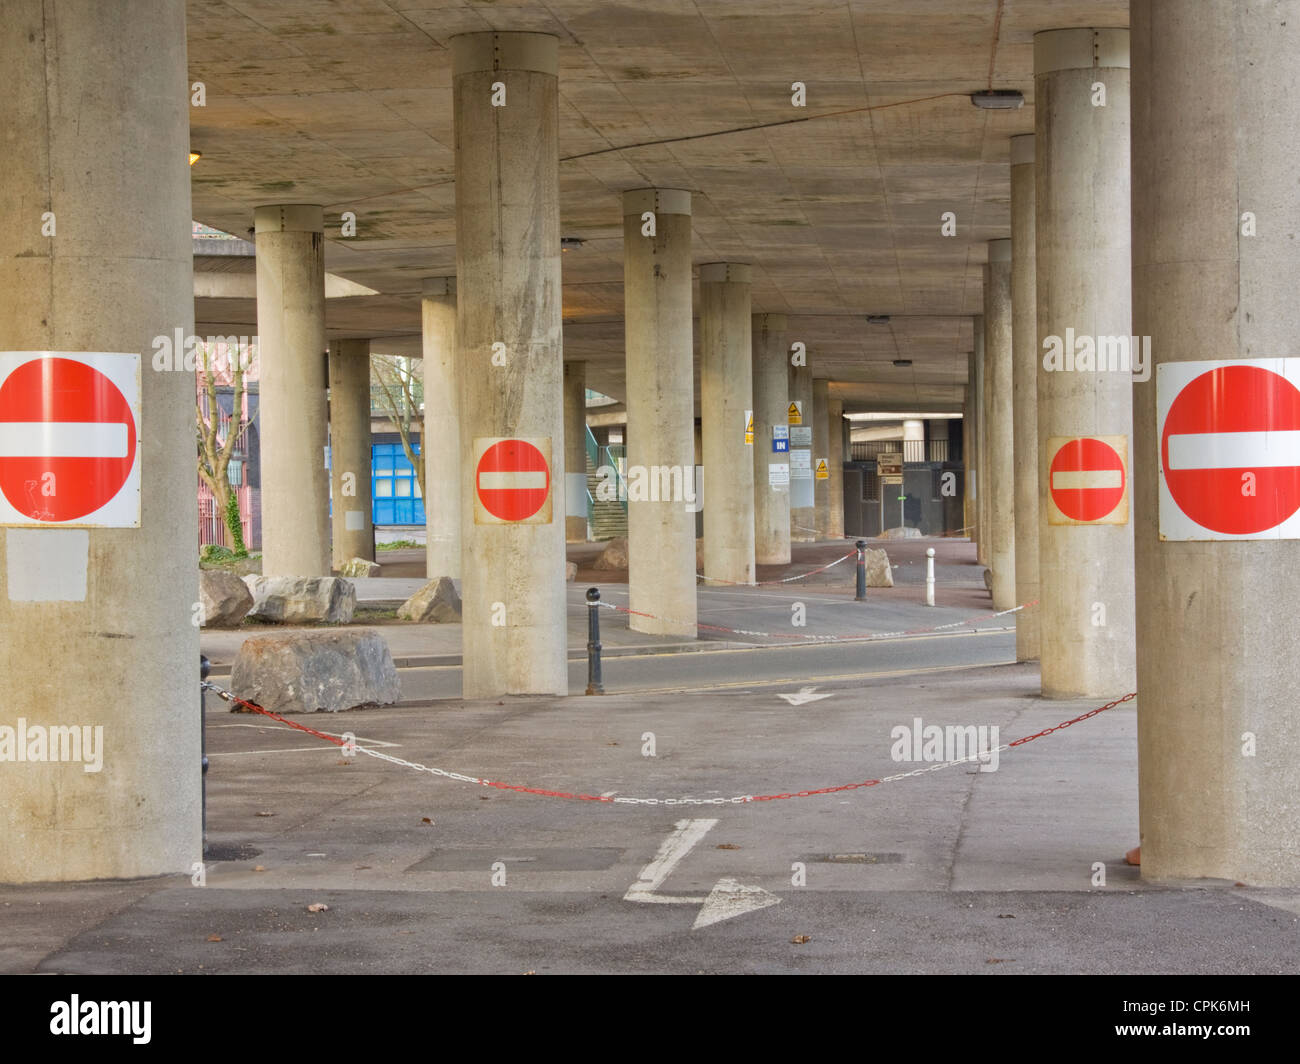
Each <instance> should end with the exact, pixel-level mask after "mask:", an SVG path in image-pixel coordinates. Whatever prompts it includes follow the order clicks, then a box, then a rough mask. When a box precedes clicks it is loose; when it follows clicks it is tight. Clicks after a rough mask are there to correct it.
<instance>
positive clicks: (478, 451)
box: [474, 436, 551, 525]
mask: <svg viewBox="0 0 1300 1064" xmlns="http://www.w3.org/2000/svg"><path fill="white" fill-rule="evenodd" d="M474 523H475V524H477V525H549V524H550V523H551V440H550V437H549V436H544V437H534V438H532V439H517V438H509V437H505V438H503V437H483V438H480V439H476V440H475V441H474Z"/></svg>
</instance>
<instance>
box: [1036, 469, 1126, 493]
mask: <svg viewBox="0 0 1300 1064" xmlns="http://www.w3.org/2000/svg"><path fill="white" fill-rule="evenodd" d="M1123 486H1124V478H1123V477H1122V476H1121V475H1120V471H1119V470H1118V469H1078V470H1069V469H1061V470H1058V471H1057V472H1055V473H1053V474H1052V490H1053V491H1084V490H1086V489H1088V488H1121V487H1123Z"/></svg>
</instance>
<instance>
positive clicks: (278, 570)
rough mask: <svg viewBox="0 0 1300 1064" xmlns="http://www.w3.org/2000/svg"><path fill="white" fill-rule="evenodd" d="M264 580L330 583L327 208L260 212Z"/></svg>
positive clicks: (264, 209)
mask: <svg viewBox="0 0 1300 1064" xmlns="http://www.w3.org/2000/svg"><path fill="white" fill-rule="evenodd" d="M253 227H254V231H255V233H256V236H255V238H254V239H255V240H256V242H257V267H256V268H257V343H258V365H259V367H260V372H261V382H260V385H259V395H258V419H257V423H258V427H259V432H260V433H261V444H262V573H263V574H264V575H266V576H328V575H329V571H330V540H329V473H328V471H327V470H326V468H325V440H326V436H325V426H326V423H327V421H328V412H327V403H326V400H325V382H326V370H325V346H326V340H325V237H324V231H323V218H322V214H321V208H320V207H317V206H313V205H310V204H301V203H293V204H281V205H276V206H268V207H258V208H257V209H256V210H255V211H254V212H253Z"/></svg>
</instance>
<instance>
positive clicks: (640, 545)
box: [623, 188, 752, 639]
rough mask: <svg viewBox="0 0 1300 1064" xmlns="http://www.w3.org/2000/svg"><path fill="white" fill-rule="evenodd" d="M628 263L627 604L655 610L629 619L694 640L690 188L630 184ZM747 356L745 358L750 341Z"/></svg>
mask: <svg viewBox="0 0 1300 1064" xmlns="http://www.w3.org/2000/svg"><path fill="white" fill-rule="evenodd" d="M647 214H652V215H653V216H654V217H653V222H654V231H653V235H645V234H646V233H647V232H649V222H650V219H647V218H646V217H645V216H646V215H647ZM623 263H624V265H623V299H624V303H625V313H624V323H625V324H624V329H625V340H624V350H625V351H626V361H627V367H626V374H627V437H628V438H627V456H628V474H629V478H630V479H629V483H628V504H627V537H628V538H627V544H628V605H629V606H630V608H631V609H633V610H638V611H640V613H645V614H650V616H644V617H643V616H640V615H639V614H638V613H633V614H631V615H630V616H629V618H628V625H629V626H630V627H631V628H633V629H635V630H636V631H638V632H650V633H654V634H657V635H676V636H681V637H684V638H688V639H694V638H695V634H696V625H695V501H696V500H695V461H694V450H695V432H694V426H695V395H694V378H695V373H694V366H693V362H694V355H693V349H692V343H693V337H692V333H691V194H690V193H689V192H686V191H683V190H682V189H675V188H638V189H632V190H630V191H628V192H624V193H623ZM747 291H748V290H747ZM745 357H746V367H748V358H749V349H748V345H746V350H745ZM746 379H748V368H747V369H746ZM631 478H635V479H631ZM751 505H752V503H751ZM705 520H706V521H707V520H708V518H707V516H706V518H705ZM751 551H752V547H751Z"/></svg>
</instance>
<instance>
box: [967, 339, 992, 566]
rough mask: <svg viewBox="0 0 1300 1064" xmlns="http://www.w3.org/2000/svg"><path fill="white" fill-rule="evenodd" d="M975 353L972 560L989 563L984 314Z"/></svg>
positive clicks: (982, 563)
mask: <svg viewBox="0 0 1300 1064" xmlns="http://www.w3.org/2000/svg"><path fill="white" fill-rule="evenodd" d="M974 333H975V353H974V354H973V355H971V360H972V362H973V363H974V366H975V376H974V378H973V379H974V381H975V395H974V397H973V398H972V402H973V404H974V406H975V536H976V539H975V560H976V561H977V562H978V563H979V564H980V565H988V564H989V506H988V503H989V463H988V418H987V416H986V415H985V413H984V339H985V337H984V315H983V314H977V315H976V316H975V319H974Z"/></svg>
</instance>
